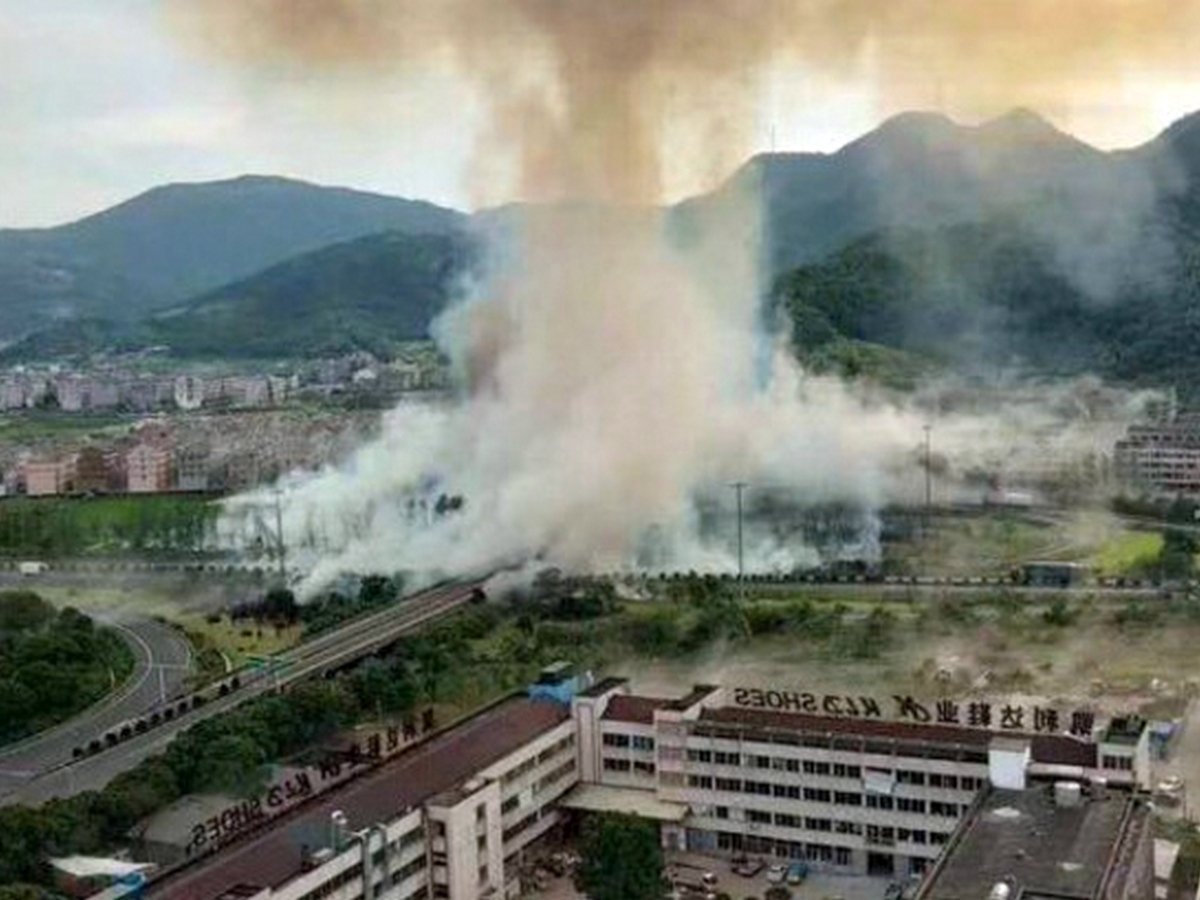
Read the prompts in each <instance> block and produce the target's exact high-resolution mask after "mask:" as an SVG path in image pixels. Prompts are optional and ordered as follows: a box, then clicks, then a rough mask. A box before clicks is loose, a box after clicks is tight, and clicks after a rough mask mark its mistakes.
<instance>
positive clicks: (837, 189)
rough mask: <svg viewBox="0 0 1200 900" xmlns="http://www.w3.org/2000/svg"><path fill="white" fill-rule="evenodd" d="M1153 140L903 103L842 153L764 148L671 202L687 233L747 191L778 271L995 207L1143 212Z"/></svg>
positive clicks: (1153, 168) (1021, 113)
mask: <svg viewBox="0 0 1200 900" xmlns="http://www.w3.org/2000/svg"><path fill="white" fill-rule="evenodd" d="M1166 138H1167V135H1163V136H1162V137H1160V139H1159V140H1160V141H1165V140H1166ZM1152 146H1153V145H1147V148H1146V152H1145V153H1143V154H1120V153H1105V152H1103V151H1100V150H1097V149H1095V148H1093V147H1090V146H1088V145H1087V144H1084V143H1083V142H1081V141H1079V140H1077V139H1075V138H1073V137H1071V136H1070V135H1067V134H1065V133H1063V132H1062V131H1059V130H1058V129H1057V128H1055V127H1054V126H1053V125H1051V124H1050V123H1049V122H1047V121H1046V120H1044V119H1042V118H1040V117H1039V116H1037V115H1036V114H1035V113H1032V112H1029V111H1028V110H1014V111H1013V112H1010V113H1008V114H1007V115H1004V116H1001V117H1000V118H998V119H994V120H992V121H990V122H985V123H984V124H982V125H978V126H966V125H960V124H957V123H955V122H954V121H952V120H951V119H949V118H947V117H946V116H943V115H940V114H936V113H921V112H914V113H903V114H901V115H898V116H895V117H894V118H892V119H889V120H887V121H886V122H884V123H883V124H882V125H880V126H879V127H878V128H877V129H875V130H874V131H872V132H870V133H869V134H867V135H864V136H863V137H861V138H859V139H858V140H856V141H853V142H852V143H850V144H847V145H846V146H845V147H843V148H842V149H840V150H838V151H837V152H836V153H831V154H820V153H775V154H763V155H760V156H757V157H755V158H754V159H752V160H751V161H750V162H748V163H747V164H746V165H745V166H743V167H742V168H741V169H740V170H739V171H738V172H737V173H735V174H734V176H733V177H732V178H730V179H729V181H727V182H726V183H725V184H724V185H722V187H721V188H719V189H718V190H717V191H715V192H713V193H711V194H708V195H703V196H701V197H697V198H694V199H692V200H689V201H686V202H684V203H683V204H680V205H679V206H678V207H677V208H676V209H675V210H674V213H675V216H676V218H677V220H678V221H679V223H680V225H681V226H682V228H683V230H684V231H685V233H686V232H687V230H688V229H689V228H703V227H705V226H704V223H711V222H712V221H714V220H719V219H720V218H721V217H720V215H719V214H718V215H713V214H712V213H711V212H710V210H711V209H712V208H721V207H724V208H729V207H730V205H731V204H733V203H735V202H736V199H737V198H739V197H740V198H742V199H744V200H748V201H749V202H750V203H752V204H758V205H759V206H760V207H761V209H762V215H763V218H762V224H763V226H764V229H765V235H766V247H765V253H766V260H765V261H766V263H767V264H768V266H769V267H770V269H771V270H772V271H773V272H782V271H785V270H787V269H789V268H791V267H793V266H796V265H802V264H805V263H810V262H813V261H815V260H818V259H821V258H822V257H824V256H826V255H828V254H829V253H832V252H834V251H836V250H838V249H840V248H842V247H844V246H845V245H846V244H848V243H849V242H851V241H853V240H856V239H858V238H861V237H864V236H866V235H868V234H871V233H873V232H876V231H880V230H888V229H894V228H939V227H941V226H944V225H951V224H956V223H965V222H977V221H981V220H983V219H985V218H988V217H989V216H992V215H998V214H1009V215H1014V214H1020V215H1025V216H1027V217H1039V218H1041V219H1043V220H1045V219H1047V218H1051V219H1053V220H1054V223H1055V226H1056V227H1058V225H1059V224H1061V227H1064V228H1070V227H1073V226H1074V225H1075V224H1076V223H1077V222H1078V220H1079V217H1080V216H1082V217H1083V218H1084V219H1085V220H1090V219H1092V218H1094V217H1095V216H1096V215H1101V214H1106V213H1107V211H1109V210H1113V209H1119V210H1125V211H1129V210H1131V209H1132V211H1133V212H1135V213H1136V212H1139V211H1140V210H1141V208H1142V207H1145V206H1148V205H1153V204H1154V203H1155V202H1156V201H1157V198H1158V194H1159V192H1160V189H1161V183H1160V174H1161V172H1162V171H1165V168H1166V167H1165V166H1161V165H1159V162H1160V160H1154V161H1152V160H1151V156H1152V155H1153V154H1152V152H1151V148H1152ZM1160 149H1162V150H1163V153H1164V154H1169V153H1174V152H1178V149H1179V148H1177V147H1174V146H1172V147H1170V148H1166V147H1165V146H1164V147H1162V148H1160ZM1195 158H1196V159H1200V156H1198V157H1195ZM1152 163H1153V164H1152ZM697 223H699V224H697Z"/></svg>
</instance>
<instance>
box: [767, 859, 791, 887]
mask: <svg viewBox="0 0 1200 900" xmlns="http://www.w3.org/2000/svg"><path fill="white" fill-rule="evenodd" d="M786 877H787V869H786V868H784V866H783V865H782V864H781V863H774V864H773V865H771V867H770V868H768V869H767V881H768V882H770V883H771V884H783V880H784V879H785V878H786Z"/></svg>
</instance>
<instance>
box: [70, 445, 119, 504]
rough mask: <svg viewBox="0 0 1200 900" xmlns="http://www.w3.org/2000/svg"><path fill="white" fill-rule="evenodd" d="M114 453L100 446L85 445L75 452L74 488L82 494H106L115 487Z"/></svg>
mask: <svg viewBox="0 0 1200 900" xmlns="http://www.w3.org/2000/svg"><path fill="white" fill-rule="evenodd" d="M113 476H114V473H113V465H112V455H111V454H109V453H105V452H104V451H103V450H101V449H100V448H99V447H84V448H83V449H82V450H80V451H79V452H78V453H77V454H75V480H74V489H75V491H76V492H77V493H80V494H106V493H108V492H109V491H110V490H112V489H113V486H114V477H113Z"/></svg>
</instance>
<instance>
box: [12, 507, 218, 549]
mask: <svg viewBox="0 0 1200 900" xmlns="http://www.w3.org/2000/svg"><path fill="white" fill-rule="evenodd" d="M219 512H220V511H219V508H218V506H217V505H216V504H214V503H210V502H207V501H205V500H203V499H201V498H197V497H160V496H149V497H97V498H92V499H86V500H84V499H39V500H25V499H19V500H8V501H5V502H4V503H0V555H8V556H38V557H64V556H85V555H88V554H102V555H106V556H111V555H119V554H122V553H135V554H138V555H144V554H146V553H155V552H158V553H172V554H174V553H202V552H205V551H208V550H212V549H215V547H216V522H217V517H218V515H219Z"/></svg>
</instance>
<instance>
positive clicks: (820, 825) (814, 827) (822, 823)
mask: <svg viewBox="0 0 1200 900" xmlns="http://www.w3.org/2000/svg"><path fill="white" fill-rule="evenodd" d="M804 827H805V828H807V829H808V830H809V831H833V819H811V818H806V819H805V820H804Z"/></svg>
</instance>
